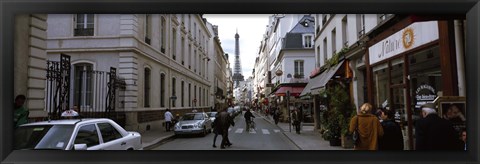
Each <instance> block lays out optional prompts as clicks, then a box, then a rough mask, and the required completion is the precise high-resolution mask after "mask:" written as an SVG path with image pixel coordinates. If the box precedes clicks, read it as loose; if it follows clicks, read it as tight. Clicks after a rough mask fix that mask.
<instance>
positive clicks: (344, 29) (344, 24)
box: [342, 15, 348, 47]
mask: <svg viewBox="0 0 480 164" xmlns="http://www.w3.org/2000/svg"><path fill="white" fill-rule="evenodd" d="M347 23H348V22H347V16H346V15H345V17H343V19H342V41H343V47H348V30H347V27H348V24H347Z"/></svg>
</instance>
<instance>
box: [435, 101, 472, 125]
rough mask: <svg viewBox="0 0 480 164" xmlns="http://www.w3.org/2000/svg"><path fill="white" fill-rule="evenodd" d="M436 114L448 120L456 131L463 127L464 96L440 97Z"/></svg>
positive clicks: (465, 113)
mask: <svg viewBox="0 0 480 164" xmlns="http://www.w3.org/2000/svg"><path fill="white" fill-rule="evenodd" d="M435 102H436V103H437V104H438V114H439V115H440V117H441V118H443V119H446V120H449V121H450V122H451V123H452V124H453V126H454V127H455V129H456V130H457V131H460V130H461V129H463V128H465V122H466V120H467V108H466V101H465V97H457V96H450V97H440V98H439V100H438V101H435Z"/></svg>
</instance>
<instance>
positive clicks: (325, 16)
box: [322, 14, 328, 26]
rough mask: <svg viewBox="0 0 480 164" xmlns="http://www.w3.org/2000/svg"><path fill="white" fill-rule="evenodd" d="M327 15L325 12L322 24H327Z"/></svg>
mask: <svg viewBox="0 0 480 164" xmlns="http://www.w3.org/2000/svg"><path fill="white" fill-rule="evenodd" d="M327 15H328V14H323V18H322V26H325V23H327Z"/></svg>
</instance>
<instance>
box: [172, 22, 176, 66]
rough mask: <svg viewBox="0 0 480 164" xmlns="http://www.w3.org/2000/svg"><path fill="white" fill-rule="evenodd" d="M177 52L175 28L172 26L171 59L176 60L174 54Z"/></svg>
mask: <svg viewBox="0 0 480 164" xmlns="http://www.w3.org/2000/svg"><path fill="white" fill-rule="evenodd" d="M176 54H177V30H175V29H174V28H173V29H172V58H173V60H176V56H175V55H176Z"/></svg>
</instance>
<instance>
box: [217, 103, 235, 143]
mask: <svg viewBox="0 0 480 164" xmlns="http://www.w3.org/2000/svg"><path fill="white" fill-rule="evenodd" d="M216 119H218V125H215V126H217V127H218V128H219V129H218V130H219V131H220V133H221V135H222V143H221V144H220V148H221V149H225V146H231V145H232V143H231V142H230V140H229V139H228V128H229V127H230V125H232V126H235V123H234V122H233V118H232V117H231V116H230V115H229V114H228V112H227V110H226V109H223V110H222V111H221V112H220V113H218V118H216Z"/></svg>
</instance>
